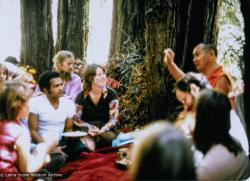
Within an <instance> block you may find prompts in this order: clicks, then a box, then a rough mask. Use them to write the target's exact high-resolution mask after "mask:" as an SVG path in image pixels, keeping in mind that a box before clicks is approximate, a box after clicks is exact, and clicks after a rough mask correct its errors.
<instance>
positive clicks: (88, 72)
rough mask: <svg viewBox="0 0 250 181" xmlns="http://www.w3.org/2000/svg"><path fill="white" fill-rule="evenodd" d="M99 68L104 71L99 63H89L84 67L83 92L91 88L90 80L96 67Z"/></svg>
mask: <svg viewBox="0 0 250 181" xmlns="http://www.w3.org/2000/svg"><path fill="white" fill-rule="evenodd" d="M98 67H99V68H101V69H102V70H103V72H105V70H104V68H103V67H102V66H101V65H97V64H90V65H88V66H87V67H86V69H85V71H84V76H83V81H84V83H83V90H84V92H88V91H90V90H91V87H92V82H93V80H94V77H95V75H96V69H97V68H98Z"/></svg>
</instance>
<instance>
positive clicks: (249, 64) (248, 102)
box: [240, 0, 250, 148]
mask: <svg viewBox="0 0 250 181" xmlns="http://www.w3.org/2000/svg"><path fill="white" fill-rule="evenodd" d="M240 2H241V12H242V15H243V19H244V25H245V28H244V33H245V45H244V51H243V57H244V61H245V70H244V74H243V79H244V107H245V122H246V129H247V135H248V140H249V141H248V144H249V146H250V111H249V110H248V109H249V107H250V11H249V9H250V0H241V1H240ZM249 148H250V147H249Z"/></svg>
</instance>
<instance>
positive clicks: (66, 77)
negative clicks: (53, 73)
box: [59, 71, 71, 81]
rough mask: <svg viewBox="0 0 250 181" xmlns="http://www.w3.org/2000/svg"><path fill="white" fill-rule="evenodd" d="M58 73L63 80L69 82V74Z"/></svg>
mask: <svg viewBox="0 0 250 181" xmlns="http://www.w3.org/2000/svg"><path fill="white" fill-rule="evenodd" d="M59 73H60V76H61V78H62V79H63V80H66V81H68V80H71V72H64V71H61V72H59Z"/></svg>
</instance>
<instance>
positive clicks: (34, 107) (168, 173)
mask: <svg viewBox="0 0 250 181" xmlns="http://www.w3.org/2000/svg"><path fill="white" fill-rule="evenodd" d="M164 52H165V57H164V63H165V64H166V66H167V68H168V70H169V72H170V73H171V74H172V75H173V77H174V78H175V79H176V81H177V82H176V83H175V85H174V93H175V95H176V98H177V100H178V101H179V102H180V103H181V104H182V105H183V111H182V112H181V113H180V114H179V116H178V117H177V119H176V121H175V122H174V124H170V123H167V121H161V122H155V123H153V124H152V125H149V126H147V127H146V128H145V129H142V131H140V134H138V135H139V136H138V137H137V138H136V142H135V143H134V145H133V146H132V149H131V155H132V156H131V159H132V165H131V167H130V176H131V180H177V179H187V180H195V179H198V180H227V179H246V178H247V177H249V175H250V169H249V168H250V167H249V166H250V165H249V159H248V156H249V147H248V139H247V136H246V131H245V127H244V126H243V125H245V124H244V118H241V119H239V118H238V116H237V114H236V113H235V111H234V106H236V107H237V104H236V102H237V101H235V102H232V100H230V99H229V97H228V93H229V92H230V91H231V89H232V86H233V85H232V82H231V78H230V76H229V75H228V74H227V73H226V72H225V71H224V70H223V68H222V66H220V65H219V64H217V62H216V56H217V51H216V48H214V47H213V46H212V45H211V44H207V43H201V44H199V45H197V46H196V47H195V48H194V51H193V54H194V59H193V62H194V64H195V66H196V68H197V71H198V72H200V73H199V74H198V73H192V72H190V73H184V72H183V71H182V70H181V69H180V68H179V67H178V66H177V65H176V64H175V63H174V52H173V51H172V50H171V49H166V50H165V51H164ZM75 61H76V59H75V57H74V55H73V54H72V53H71V52H70V51H60V52H58V53H57V54H56V55H55V57H54V59H53V63H54V70H52V71H46V72H44V73H42V74H41V75H40V77H39V79H38V85H37V87H36V89H35V90H34V91H32V90H31V89H29V88H28V87H27V86H26V85H25V82H23V81H21V80H19V79H17V80H15V79H13V80H9V81H7V80H8V79H10V78H9V77H8V76H9V73H8V68H7V67H6V66H5V65H4V64H0V172H2V173H6V172H39V171H41V170H43V171H46V172H53V173H54V172H57V171H58V169H59V168H60V167H62V166H63V165H64V164H65V162H66V161H67V160H74V159H77V158H78V156H79V155H80V154H81V153H82V152H83V151H88V152H90V151H94V150H96V148H102V147H109V146H111V143H112V140H114V139H115V138H116V133H115V131H114V127H115V126H116V124H117V123H118V117H119V99H118V96H117V93H116V91H115V90H114V89H113V88H111V87H109V86H107V77H106V74H105V70H104V68H103V67H102V66H100V65H97V64H90V65H88V66H87V67H86V68H85V69H84V72H83V73H82V72H81V74H82V75H83V76H82V77H79V76H78V75H77V74H75V73H73V68H74V63H75ZM76 130H79V131H84V132H86V133H87V135H86V136H83V137H79V138H74V137H64V136H63V133H65V132H71V131H76ZM19 179H22V178H19Z"/></svg>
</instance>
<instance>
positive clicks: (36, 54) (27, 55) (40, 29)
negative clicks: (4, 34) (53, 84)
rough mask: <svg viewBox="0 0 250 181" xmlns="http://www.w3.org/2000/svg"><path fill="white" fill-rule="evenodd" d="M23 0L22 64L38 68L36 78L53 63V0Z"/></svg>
mask: <svg viewBox="0 0 250 181" xmlns="http://www.w3.org/2000/svg"><path fill="white" fill-rule="evenodd" d="M20 2H21V37H22V38H21V56H20V60H21V62H20V63H21V64H22V65H30V66H32V67H34V68H36V69H37V74H36V78H37V77H38V76H39V75H40V73H42V72H44V71H45V70H48V69H49V68H50V67H51V65H52V62H51V60H52V57H53V37H52V25H51V0H22V1H20Z"/></svg>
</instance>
